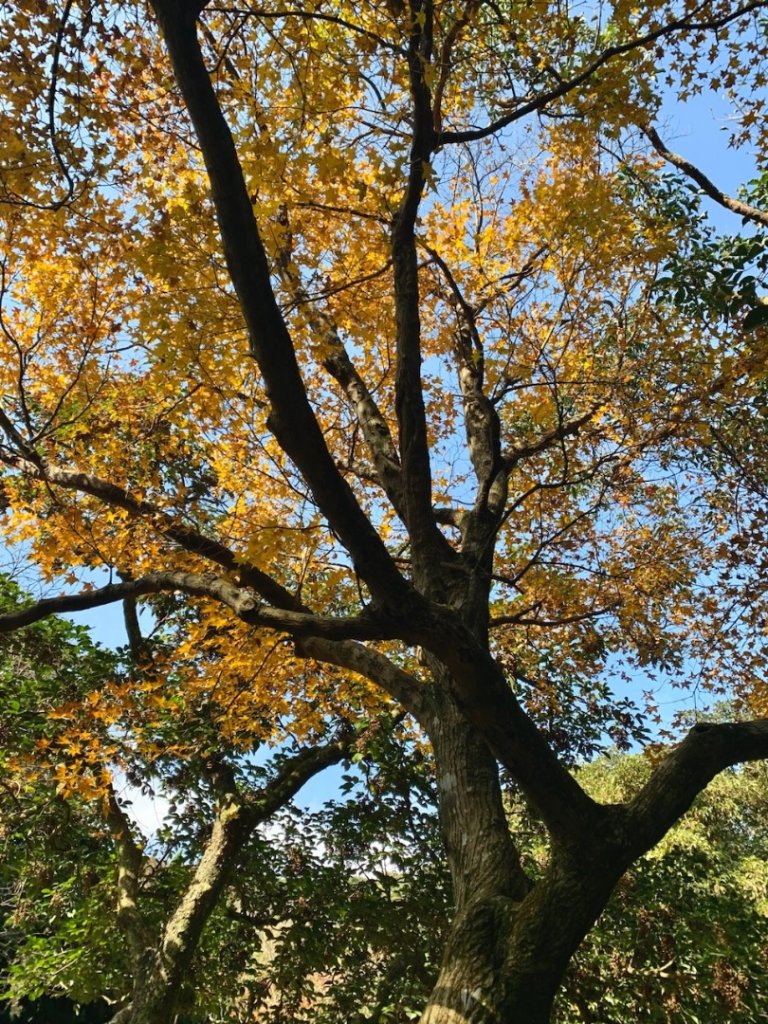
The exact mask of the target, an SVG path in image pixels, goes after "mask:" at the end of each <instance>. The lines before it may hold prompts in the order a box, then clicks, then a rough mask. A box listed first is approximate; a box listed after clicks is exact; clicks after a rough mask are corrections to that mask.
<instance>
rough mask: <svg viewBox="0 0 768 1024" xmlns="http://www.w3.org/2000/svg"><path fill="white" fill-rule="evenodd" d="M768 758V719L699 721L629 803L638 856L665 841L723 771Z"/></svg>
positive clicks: (632, 837) (631, 842) (632, 849)
mask: <svg viewBox="0 0 768 1024" xmlns="http://www.w3.org/2000/svg"><path fill="white" fill-rule="evenodd" d="M764 758H768V718H764V719H759V720H757V721H754V722H726V723H722V724H710V723H706V722H702V723H700V724H698V725H695V726H694V727H693V729H691V731H690V732H689V733H688V735H687V737H686V738H685V739H684V740H683V742H682V743H681V744H680V745H679V746H678V747H676V748H675V749H674V750H673V751H672V753H671V754H669V756H668V757H666V758H665V759H664V761H662V762H661V764H660V765H659V766H658V768H656V770H655V771H654V772H653V774H652V775H651V777H650V779H649V780H648V782H647V783H646V784H645V786H644V787H643V788H642V789H641V791H640V792H639V793H638V795H637V796H636V797H635V798H634V800H632V802H631V803H630V804H629V805H628V807H627V813H628V832H627V834H628V836H629V853H630V854H631V858H632V860H634V859H635V858H636V857H639V856H640V855H641V854H642V853H644V852H645V851H646V850H650V849H651V847H653V846H654V845H655V844H656V843H658V842H659V840H660V839H661V838H662V837H663V836H664V835H665V834H666V833H667V832H668V831H669V829H670V828H671V827H672V825H674V823H675V822H676V821H677V820H678V818H680V817H681V816H682V815H683V814H685V812H686V811H687V810H688V808H689V807H690V806H691V804H692V803H693V801H694V799H695V798H696V797H697V796H698V794H699V793H701V791H702V790H703V789H704V788H705V787H706V786H707V785H708V784H709V783H710V782H711V781H712V779H713V778H714V777H715V776H716V775H717V774H719V772H721V771H723V770H724V769H725V768H730V767H731V766H732V765H736V764H742V763H744V762H745V761H759V760H762V759H764Z"/></svg>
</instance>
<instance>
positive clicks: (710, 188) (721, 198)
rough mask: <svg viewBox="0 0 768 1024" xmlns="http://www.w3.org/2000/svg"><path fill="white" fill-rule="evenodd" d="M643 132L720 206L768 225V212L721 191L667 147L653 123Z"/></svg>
mask: <svg viewBox="0 0 768 1024" xmlns="http://www.w3.org/2000/svg"><path fill="white" fill-rule="evenodd" d="M643 132H644V133H645V134H646V135H647V136H648V138H649V139H650V141H651V144H652V145H653V148H654V149H655V150H656V152H657V153H658V154H659V156H662V157H664V159H665V160H666V161H667V162H668V163H670V164H672V165H673V166H674V167H677V169H678V170H680V171H682V172H683V174H686V175H687V176H688V177H689V178H691V179H692V180H693V181H695V182H696V184H697V185H700V186H701V188H702V190H703V191H704V192H705V193H706V194H707V195H708V196H709V198H710V199H714V201H715V202H716V203H719V205H720V206H723V207H725V209H726V210H730V211H731V212H732V213H737V214H738V215H739V216H740V217H743V218H744V219H745V220H750V221H753V222H754V223H755V224H762V225H763V226H764V227H765V226H766V225H768V212H766V211H764V210H759V209H758V208H757V207H756V206H751V205H750V204H749V203H743V202H741V200H740V199H734V198H733V196H729V195H727V194H726V193H725V192H721V191H720V189H719V188H718V187H717V185H715V184H714V183H713V182H712V181H710V179H709V178H708V177H707V176H706V174H704V172H703V171H700V170H699V168H698V167H696V166H695V165H694V164H692V163H691V162H690V161H688V160H686V159H685V157H682V156H680V155H679V154H678V153H673V152H672V150H671V149H667V147H666V146H665V145H664V143H663V142H662V140H661V138H660V137H659V134H658V132H657V131H656V129H655V128H653V127H652V126H651V125H647V126H645V127H644V128H643Z"/></svg>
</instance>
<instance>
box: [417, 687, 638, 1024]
mask: <svg viewBox="0 0 768 1024" xmlns="http://www.w3.org/2000/svg"><path fill="white" fill-rule="evenodd" d="M440 671H441V670H440V669H439V668H437V667H433V673H435V674H436V675H438V676H439V673H440ZM443 671H444V670H443ZM437 682H438V686H437V687H436V688H435V691H434V693H433V698H432V709H433V715H434V717H433V720H432V722H431V723H430V738H431V740H432V745H433V749H434V753H435V763H436V769H437V782H438V798H439V806H440V817H441V822H442V826H443V831H444V834H445V837H446V843H447V848H448V859H449V863H450V868H451V875H452V878H453V883H454V889H455V906H456V916H455V918H454V921H453V924H452V929H451V935H450V937H449V939H448V942H447V944H446V948H445V952H444V956H443V961H442V966H441V969H440V974H439V976H438V979H437V983H436V985H435V988H434V990H433V992H432V994H431V996H430V999H429V1003H428V1005H427V1007H426V1009H425V1011H424V1014H423V1015H422V1018H421V1024H491V1022H493V1024H546V1022H548V1021H549V1019H550V1016H551V1012H552V1004H553V1001H554V998H555V995H556V993H557V990H558V988H559V986H560V984H561V982H562V979H563V976H564V974H565V971H566V969H567V967H568V963H569V962H570V959H571V957H572V956H573V954H574V953H575V951H576V949H577V948H578V946H579V944H580V942H581V941H582V939H583V938H584V936H585V935H586V934H587V932H588V931H589V930H590V928H591V927H592V925H593V924H594V922H595V921H596V920H597V918H598V916H599V914H600V913H601V911H602V909H603V907H604V906H605V904H606V903H607V901H608V899H609V897H610V894H611V892H612V890H613V887H614V885H615V884H616V882H617V881H618V879H619V878H620V876H621V874H622V873H623V870H624V866H625V864H626V862H627V861H626V857H625V856H624V855H623V852H622V847H621V846H620V844H618V845H617V843H616V842H613V841H612V836H611V832H610V831H609V829H608V828H606V830H605V832H604V833H601V834H595V835H593V836H591V837H588V838H586V839H585V838H584V837H582V838H581V839H580V841H579V842H578V843H577V844H574V845H573V846H569V847H568V848H564V847H562V846H558V845H554V846H553V848H552V852H551V856H550V862H549V865H548V867H547V868H546V870H545V873H544V875H543V877H542V878H541V879H540V880H539V881H537V882H536V883H534V882H533V881H532V880H531V879H529V878H528V876H527V875H526V873H525V871H524V870H523V867H522V866H521V863H520V858H519V855H518V853H517V851H516V849H515V846H514V844H513V841H512V838H511V836H510V832H509V827H508V823H507V818H506V814H505V811H504V806H503V799H502V793H501V788H500V785H499V777H498V768H497V763H496V760H495V758H494V757H493V755H492V754H491V753H490V752H489V750H488V747H487V746H486V744H485V742H484V741H483V740H482V739H481V738H480V736H479V735H478V734H477V733H476V732H475V731H474V729H473V728H472V727H471V726H470V725H469V724H468V723H467V721H466V719H465V718H464V717H463V716H462V714H461V712H460V711H459V709H458V708H457V707H456V705H455V703H454V702H453V701H452V699H451V698H450V697H448V696H446V693H445V688H444V687H442V686H440V685H439V683H440V680H439V679H438V680H437ZM616 838H617V839H618V838H619V837H618V836H617V837H616Z"/></svg>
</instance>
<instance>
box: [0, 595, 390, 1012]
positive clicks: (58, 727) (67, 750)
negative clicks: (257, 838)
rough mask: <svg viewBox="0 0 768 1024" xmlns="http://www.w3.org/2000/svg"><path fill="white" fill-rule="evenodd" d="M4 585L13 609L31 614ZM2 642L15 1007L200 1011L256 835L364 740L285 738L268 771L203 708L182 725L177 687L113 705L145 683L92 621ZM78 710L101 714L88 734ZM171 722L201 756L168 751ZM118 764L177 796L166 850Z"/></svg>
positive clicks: (347, 733)
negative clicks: (197, 974)
mask: <svg viewBox="0 0 768 1024" xmlns="http://www.w3.org/2000/svg"><path fill="white" fill-rule="evenodd" d="M3 583H4V592H3V595H2V598H0V600H2V605H3V607H4V608H5V609H10V608H14V607H19V605H20V604H23V603H24V600H25V598H24V595H23V594H22V593H21V591H20V590H19V588H18V587H17V586H16V585H15V584H14V583H13V582H12V581H10V580H8V579H7V578H6V579H4V581H3ZM9 613H10V612H9ZM2 640H3V644H2V648H1V649H0V695H2V697H3V705H4V708H5V712H6V716H5V721H4V723H3V744H2V751H3V753H2V768H3V774H4V782H3V789H2V792H1V793H0V801H1V802H0V806H1V807H2V811H3V814H2V827H1V828H0V840H2V842H3V846H4V858H3V867H2V874H1V875H0V880H1V881H2V885H3V906H2V910H3V918H4V923H5V931H4V933H3V940H4V941H3V947H5V948H3V954H4V957H3V959H4V960H5V961H6V965H5V966H6V968H7V969H6V971H5V972H4V973H7V978H8V985H7V990H6V991H5V992H4V993H3V995H4V998H7V999H9V1000H11V1001H13V1003H14V1004H15V1005H16V1006H17V1007H18V1006H20V1005H21V1003H22V1001H23V1000H27V1001H29V1000H32V1001H33V1006H34V1001H36V1000H38V999H39V998H40V997H41V996H45V995H54V996H65V997H67V998H69V999H72V1000H74V1001H75V1002H76V1003H90V1002H93V1003H97V1002H101V1000H106V1002H102V1003H101V1007H100V1008H101V1009H105V1008H106V1005H107V1003H108V1004H110V1005H111V1006H112V1008H113V1012H112V1013H111V1014H110V1015H109V1019H111V1020H115V1021H120V1020H126V1019H127V1020H129V1021H131V1022H136V1024H139V1022H141V1021H151V1020H169V1019H176V1017H177V1013H178V1012H180V1011H181V1010H183V1009H185V1008H186V1009H187V1010H189V1009H190V1008H191V1007H193V1006H194V1003H195V1001H196V997H195V995H194V990H192V989H190V986H189V982H188V978H187V973H188V968H189V964H190V962H191V960H192V958H193V957H194V956H195V955H196V954H197V952H198V948H199V944H200V939H201V935H202V933H203V930H204V929H205V927H206V926H207V925H208V923H209V921H210V918H211V916H212V915H213V914H214V912H215V911H216V910H217V907H218V905H219V903H220V902H221V897H222V893H223V892H224V890H225V887H226V885H227V883H228V882H229V880H230V878H231V876H232V874H233V873H234V871H235V870H236V869H237V867H238V864H239V863H240V861H241V859H242V857H243V853H244V850H245V848H246V847H247V845H248V844H249V842H250V840H251V839H252V837H253V836H254V833H255V832H256V830H257V829H258V828H259V827H260V826H263V825H264V824H265V823H267V822H269V821H270V820H271V819H272V818H273V817H274V816H275V815H276V814H277V812H279V811H281V810H282V809H283V808H285V806H286V805H287V804H288V803H289V802H290V800H291V799H292V797H293V796H294V795H295V794H296V793H297V792H298V791H299V790H300V789H301V787H302V786H303V785H304V783H306V782H307V781H308V780H309V779H311V778H312V777H313V776H314V775H316V774H317V773H318V772H320V771H322V770H323V769H324V768H326V767H328V766H329V765H333V764H338V763H339V762H340V761H342V760H343V759H345V758H349V757H351V756H352V752H353V749H354V748H355V746H358V747H360V749H362V746H363V744H364V743H365V733H364V731H363V730H357V731H356V730H355V729H354V728H352V727H350V726H347V727H344V726H341V727H340V728H339V729H337V730H336V732H335V733H333V732H332V730H329V735H328V736H326V737H325V738H324V739H323V741H322V742H321V741H320V740H319V739H318V741H317V742H315V743H306V744H303V745H300V744H298V743H294V744H292V745H291V746H290V747H289V746H288V745H287V744H286V745H285V747H284V749H283V750H281V751H280V752H278V753H276V754H275V755H273V756H272V757H271V758H270V759H269V761H268V763H267V764H266V765H261V766H255V765H249V764H247V763H246V764H242V763H240V764H238V759H237V758H236V757H233V756H232V752H231V749H230V748H229V747H228V745H227V744H226V742H225V741H224V740H223V738H222V737H221V736H220V735H219V734H218V733H217V731H216V730H215V729H214V728H213V727H212V724H211V721H210V717H209V716H208V715H207V714H206V713H205V709H203V711H202V713H198V714H195V713H194V710H193V711H192V712H191V713H189V714H187V715H184V713H183V709H182V708H181V707H180V706H174V705H173V704H172V701H171V699H170V695H171V691H172V681H170V680H167V681H166V687H165V693H164V698H163V700H164V702H165V704H166V705H170V706H171V707H172V708H173V712H172V713H171V714H169V713H168V710H167V706H166V707H163V706H162V704H163V702H160V703H161V707H160V708H158V707H157V706H156V705H157V702H156V701H154V700H153V694H152V690H151V688H150V692H149V695H148V699H147V700H143V699H142V695H141V693H140V692H139V693H136V692H134V699H133V704H134V707H133V708H132V709H131V710H132V711H133V714H132V715H131V714H130V713H128V714H121V713H120V710H121V709H120V707H119V704H120V701H119V700H117V701H116V700H115V699H114V697H115V695H116V694H119V693H120V690H121V687H122V688H138V689H139V690H140V687H141V680H140V678H137V677H136V675H135V674H133V675H132V676H129V677H128V679H127V680H126V678H125V676H124V675H123V674H122V673H121V672H120V663H119V659H118V657H117V656H116V655H113V654H112V652H109V651H106V650H104V649H103V648H100V647H98V646H97V645H95V644H93V642H92V641H91V640H90V638H89V636H88V634H87V631H86V630H85V629H84V628H83V627H82V626H74V625H72V624H71V623H68V622H66V621H63V620H60V619H58V618H52V619H50V620H48V621H45V622H40V623H37V624H35V625H34V626H33V627H31V629H29V630H25V631H23V632H22V633H20V634H14V633H12V634H10V635H6V636H4V637H2ZM155 646H157V642H156V644H155ZM146 652H147V648H146V645H142V654H146ZM110 698H112V699H110ZM81 705H82V706H85V707H90V709H91V711H92V713H93V714H92V721H91V723H90V726H89V728H87V729H86V728H84V727H83V722H82V721H80V720H79V719H80V716H79V714H78V713H77V712H78V708H79V707H80V706H81ZM174 716H175V717H176V718H177V719H178V718H179V717H181V718H182V725H181V727H180V730H179V731H180V732H181V733H182V734H183V735H186V741H187V742H188V743H190V742H191V743H192V744H193V745H194V753H192V752H191V751H188V752H186V753H185V751H184V750H183V749H180V746H179V744H178V743H177V744H175V745H174V744H171V743H170V742H169V737H170V736H171V729H172V727H173V718H174ZM169 719H170V721H169ZM142 727H143V728H142ZM385 728H386V727H385V726H384V724H383V723H381V724H380V726H379V730H380V731H384V730H385ZM147 734H149V735H147ZM190 734H191V735H190ZM161 739H165V740H166V743H165V745H164V746H163V747H161V746H160V743H159V742H158V741H159V740H161ZM251 753H254V751H251ZM240 760H241V761H242V759H240ZM117 769H119V770H121V771H122V772H123V773H124V774H125V775H126V776H127V778H128V779H129V780H130V781H131V782H132V783H133V786H134V788H136V789H138V787H141V789H143V790H144V791H145V792H147V793H152V792H153V787H157V786H158V784H161V785H162V784H165V785H166V786H168V787H172V788H171V789H168V790H167V791H168V793H169V795H172V796H173V798H174V799H173V802H172V805H171V812H170V817H171V818H173V819H175V824H176V826H177V827H176V828H175V829H170V828H169V829H168V832H169V835H168V836H167V841H166V842H164V843H162V844H161V843H160V842H159V841H155V843H154V844H149V843H147V841H146V838H145V837H144V836H141V835H140V834H139V833H138V830H137V828H136V826H135V825H134V823H133V822H132V821H131V818H130V816H129V813H128V810H127V807H126V804H125V798H124V797H121V795H120V794H119V792H118V786H117V783H116V780H115V778H114V776H115V774H116V770H117ZM247 955H248V951H246V958H247ZM126 1004H127V1006H126ZM104 1019H106V1018H104ZM179 1019H181V1018H179Z"/></svg>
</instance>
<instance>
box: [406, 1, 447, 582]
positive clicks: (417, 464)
mask: <svg viewBox="0 0 768 1024" xmlns="http://www.w3.org/2000/svg"><path fill="white" fill-rule="evenodd" d="M431 57H432V0H412V3H411V4H410V8H409V38H408V74H409V81H410V89H411V100H412V117H413V134H412V137H411V148H410V158H409V165H408V180H407V183H406V187H405V193H404V195H403V198H402V201H401V203H400V207H399V209H398V211H397V215H396V216H395V220H394V224H393V227H392V265H393V268H394V293H395V320H396V341H397V366H396V371H395V408H396V412H397V424H398V430H399V435H400V437H399V440H400V460H401V464H402V470H403V483H404V497H405V521H406V525H407V527H408V531H409V533H410V536H411V547H412V550H413V554H414V566H415V568H416V569H417V571H418V569H419V567H420V566H424V567H426V565H427V564H429V563H431V564H433V565H434V564H435V562H436V561H437V562H448V563H450V562H452V561H454V560H455V553H454V551H453V549H452V548H451V546H450V545H449V544H448V542H447V541H446V539H445V538H444V537H443V535H442V533H441V532H440V530H439V529H438V527H437V523H436V522H435V518H434V515H433V514H432V469H431V465H430V458H429V444H428V441H427V420H426V411H425V408H424V392H423V388H422V381H421V319H420V296H419V268H418V257H417V250H416V237H415V226H416V218H417V215H418V210H419V204H420V202H421V197H422V193H423V191H424V187H425V185H426V182H427V174H428V173H429V166H430V164H429V162H430V159H431V157H432V153H433V150H434V143H435V130H434V125H433V122H432V101H431V96H430V90H429V87H428V86H427V84H426V81H425V77H424V75H425V71H426V68H427V67H428V65H429V62H430V60H431Z"/></svg>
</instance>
